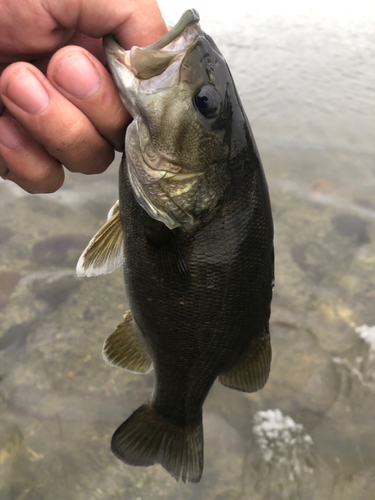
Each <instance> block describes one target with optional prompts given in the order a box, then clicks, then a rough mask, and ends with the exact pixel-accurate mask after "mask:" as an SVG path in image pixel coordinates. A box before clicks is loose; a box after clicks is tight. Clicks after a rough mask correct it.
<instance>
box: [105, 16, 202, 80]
mask: <svg viewBox="0 0 375 500" xmlns="http://www.w3.org/2000/svg"><path fill="white" fill-rule="evenodd" d="M198 22H199V14H198V12H197V11H196V10H195V9H190V10H188V11H186V12H185V13H184V14H183V16H182V17H181V19H180V20H179V22H178V23H177V24H176V26H174V27H173V28H172V29H171V30H170V31H168V33H166V34H165V35H164V36H163V37H162V38H160V39H159V40H157V41H156V42H154V43H153V44H151V45H149V46H147V47H132V48H131V49H130V50H125V49H123V48H122V47H121V45H119V44H118V43H117V42H116V40H115V39H114V38H113V36H112V35H106V36H105V37H104V38H103V45H104V50H105V53H106V56H107V59H108V61H109V64H110V65H111V66H112V65H114V66H115V67H118V64H120V65H124V66H125V67H126V68H128V69H129V70H130V71H132V73H133V74H134V76H135V77H136V78H138V79H140V80H148V79H149V78H153V77H154V76H157V75H160V74H161V73H163V72H164V71H165V70H166V69H167V67H168V66H170V65H171V64H172V63H173V62H174V61H176V60H178V59H180V58H181V57H182V56H183V55H184V54H185V53H186V50H187V48H188V47H190V46H191V44H192V43H193V42H194V40H195V39H196V37H197V36H198V35H199V34H201V33H202V32H201V30H200V28H199V26H198V24H197V23H198ZM113 69H114V68H113Z"/></svg>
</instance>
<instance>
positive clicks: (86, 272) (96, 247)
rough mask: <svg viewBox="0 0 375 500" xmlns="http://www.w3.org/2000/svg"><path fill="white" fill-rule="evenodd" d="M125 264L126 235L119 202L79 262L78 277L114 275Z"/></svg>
mask: <svg viewBox="0 0 375 500" xmlns="http://www.w3.org/2000/svg"><path fill="white" fill-rule="evenodd" d="M123 262H124V234H123V231H122V226H121V220H120V213H119V202H118V201H117V202H116V203H115V205H114V206H113V207H112V208H111V210H110V211H109V214H108V220H107V222H106V223H105V224H104V226H102V227H101V228H100V229H99V231H98V232H97V233H96V234H95V236H94V237H93V238H92V239H91V241H90V242H89V244H88V245H87V247H86V249H85V251H84V252H83V254H82V255H81V257H80V258H79V260H78V263H77V267H76V272H77V276H98V275H100V274H108V273H112V272H113V271H114V270H115V269H117V268H118V267H119V266H121V264H123Z"/></svg>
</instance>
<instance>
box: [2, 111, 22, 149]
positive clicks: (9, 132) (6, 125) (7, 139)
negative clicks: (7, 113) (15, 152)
mask: <svg viewBox="0 0 375 500" xmlns="http://www.w3.org/2000/svg"><path fill="white" fill-rule="evenodd" d="M0 144H1V145H2V146H5V147H6V148H8V149H16V148H18V146H20V145H21V144H22V136H21V134H20V132H19V130H18V129H17V126H16V125H15V121H14V120H12V119H11V118H2V119H1V120H0Z"/></svg>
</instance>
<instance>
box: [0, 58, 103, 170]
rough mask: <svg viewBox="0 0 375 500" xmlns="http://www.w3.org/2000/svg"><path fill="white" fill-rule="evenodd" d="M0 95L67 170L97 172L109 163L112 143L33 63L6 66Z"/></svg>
mask: <svg viewBox="0 0 375 500" xmlns="http://www.w3.org/2000/svg"><path fill="white" fill-rule="evenodd" d="M0 95H1V98H2V100H3V103H4V104H5V106H6V107H7V109H8V110H9V112H10V113H11V114H12V115H13V116H14V117H15V118H16V119H17V121H18V122H19V123H21V124H22V125H23V126H24V127H25V128H26V129H27V130H28V132H29V133H30V134H31V135H32V136H33V137H34V139H36V140H37V141H38V142H40V143H41V144H42V145H43V146H44V147H45V149H46V150H47V151H48V152H49V154H50V155H51V156H53V157H54V158H56V159H57V160H59V161H60V162H61V163H62V164H64V165H65V166H66V167H67V168H68V169H69V170H71V171H73V172H82V173H100V172H103V171H104V170H105V169H106V168H107V166H108V165H109V164H110V163H111V161H112V158H113V147H112V146H111V144H110V143H109V142H108V141H107V140H106V139H105V138H104V137H103V136H102V135H101V134H100V133H99V132H98V131H97V130H96V128H95V126H94V125H93V124H92V122H91V121H90V120H89V118H88V117H87V116H86V115H85V114H84V113H83V112H82V111H81V110H79V109H78V108H77V107H76V106H75V105H74V104H73V103H72V102H70V101H69V100H68V99H67V98H66V97H64V96H63V95H62V94H61V93H60V92H59V91H58V90H57V89H56V88H55V87H54V86H52V84H51V83H50V82H49V81H48V80H47V78H46V77H45V76H44V75H43V74H42V73H41V72H40V71H39V70H38V69H37V68H35V66H33V65H31V64H29V63H25V62H18V63H14V64H11V65H10V66H8V67H7V68H6V69H5V70H4V72H3V73H2V75H1V79H0Z"/></svg>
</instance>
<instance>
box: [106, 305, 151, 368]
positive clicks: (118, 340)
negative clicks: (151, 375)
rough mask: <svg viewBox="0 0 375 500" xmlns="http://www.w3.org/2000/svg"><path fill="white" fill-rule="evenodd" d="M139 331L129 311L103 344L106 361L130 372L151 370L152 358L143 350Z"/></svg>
mask: <svg viewBox="0 0 375 500" xmlns="http://www.w3.org/2000/svg"><path fill="white" fill-rule="evenodd" d="M141 335H142V334H141V332H140V331H139V329H138V326H137V324H136V322H135V321H134V319H133V316H132V314H131V312H130V311H127V313H126V314H125V316H124V321H123V322H122V323H121V324H120V325H118V327H117V328H116V331H115V332H113V333H112V334H111V335H110V336H109V337H108V339H107V340H106V341H105V342H104V345H103V358H104V361H105V362H106V363H108V364H109V365H112V366H118V367H120V368H124V369H125V370H129V371H131V372H138V373H148V372H149V371H151V370H152V368H153V365H152V360H151V358H150V356H149V355H148V354H147V352H146V351H145V346H144V345H143V342H142V340H141V339H142V336H141Z"/></svg>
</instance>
